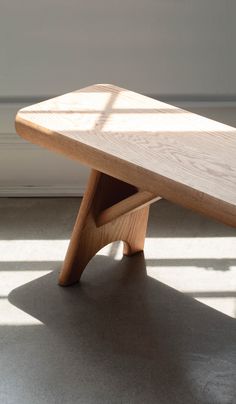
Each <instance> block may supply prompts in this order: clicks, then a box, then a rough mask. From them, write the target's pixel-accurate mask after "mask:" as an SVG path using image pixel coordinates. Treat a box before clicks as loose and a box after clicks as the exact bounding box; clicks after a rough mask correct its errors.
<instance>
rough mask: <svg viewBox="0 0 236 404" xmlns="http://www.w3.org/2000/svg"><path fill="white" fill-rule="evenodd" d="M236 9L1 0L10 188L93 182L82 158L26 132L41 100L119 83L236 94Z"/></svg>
mask: <svg viewBox="0 0 236 404" xmlns="http://www.w3.org/2000/svg"><path fill="white" fill-rule="evenodd" d="M235 15H236V2H235V0H232V1H231V0H225V1H222V0H198V1H195V0H145V1H143V0H125V1H124V0H120V1H117V0H86V1H84V0H83V1H82V0H67V1H65V0H40V1H38V0H37V1H36V0H21V1H16V0H14V1H13V0H0V56H1V59H0V195H21V194H28V195H31V194H45V195H46V194H47V195H48V194H63V193H64V194H74V193H76V189H78V190H82V189H83V187H84V183H85V178H86V170H84V169H82V168H81V166H80V165H78V164H76V163H74V162H68V161H67V160H66V159H65V158H63V157H59V156H54V155H53V154H52V153H48V152H46V151H42V150H41V149H39V148H37V147H35V146H32V145H28V144H26V143H24V142H23V141H21V139H18V138H16V136H15V134H14V128H13V120H14V114H15V111H16V110H17V108H20V107H22V106H23V105H25V104H30V103H33V102H35V99H37V98H38V97H45V98H47V97H49V96H51V95H56V94H61V93H64V92H68V91H71V90H73V89H78V88H81V87H84V86H86V85H89V84H92V83H97V82H110V83H114V84H117V85H121V86H123V87H127V88H130V89H133V90H136V91H140V92H142V93H146V94H154V95H157V96H166V97H167V98H168V99H169V100H170V101H171V100H173V99H175V100H176V99H181V100H182V101H185V106H188V104H187V102H186V100H187V99H192V100H195V101H196V100H204V99H206V98H207V99H211V100H213V101H214V100H217V101H218V102H219V101H220V102H221V103H222V107H224V106H225V104H224V100H226V99H228V100H233V101H235V100H236V79H235V71H236V52H235V38H236V24H235V21H234V20H235ZM233 105H234V104H233ZM196 107H198V106H197V104H196ZM218 107H219V104H218V105H217V108H218ZM218 109H219V108H218ZM213 110H214V106H213ZM224 111H226V110H224ZM220 116H223V119H224V115H222V113H219V117H220ZM216 118H217V116H216ZM219 119H221V118H219ZM79 192H81V191H79Z"/></svg>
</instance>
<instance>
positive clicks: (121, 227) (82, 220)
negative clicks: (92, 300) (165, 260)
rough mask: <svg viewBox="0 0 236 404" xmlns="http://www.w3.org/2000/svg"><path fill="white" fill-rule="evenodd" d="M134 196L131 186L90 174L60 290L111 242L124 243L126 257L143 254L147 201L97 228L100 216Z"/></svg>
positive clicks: (72, 281)
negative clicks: (141, 252)
mask: <svg viewBox="0 0 236 404" xmlns="http://www.w3.org/2000/svg"><path fill="white" fill-rule="evenodd" d="M137 192H139V191H138V190H137V189H136V188H135V187H133V186H132V185H129V184H127V183H123V182H122V181H119V180H117V179H115V178H112V177H109V176H107V175H105V174H102V173H100V172H98V171H95V170H92V173H91V176H90V179H89V183H88V186H87V190H86V192H85V195H84V198H83V201H82V204H81V207H80V211H79V214H78V217H77V220H76V223H75V226H74V230H73V233H72V236H71V240H70V244H69V247H68V251H67V254H66V257H65V261H64V264H63V268H62V271H61V273H60V277H59V284H60V285H61V286H68V285H71V284H73V283H75V282H78V281H79V279H80V277H81V275H82V273H83V270H84V269H85V267H86V265H87V264H88V262H89V261H90V260H91V258H92V257H93V256H94V255H95V254H96V253H97V252H98V251H99V250H100V249H101V248H102V247H104V246H105V245H107V244H109V243H111V242H113V241H118V240H122V241H124V254H125V255H133V254H135V253H137V252H140V251H143V247H144V240H145V235H146V228H147V221H148V213H149V205H148V204H147V202H146V200H145V204H141V203H140V205H141V206H140V208H137V206H136V207H135V209H134V210H132V209H131V211H128V212H127V213H125V214H122V215H121V216H119V217H117V218H116V219H113V220H111V221H110V222H108V223H107V222H106V223H104V224H100V225H98V224H97V222H98V221H97V219H98V217H99V214H100V213H101V212H102V213H103V212H105V210H106V209H108V208H109V209H111V207H112V209H115V207H116V205H117V206H118V205H119V202H120V201H121V200H125V199H127V201H128V200H130V201H131V202H132V195H134V194H136V193H137ZM152 197H153V196H152ZM146 199H147V198H146ZM152 199H153V198H152ZM143 205H145V206H143ZM119 206H120V205H119ZM129 209H130V206H129Z"/></svg>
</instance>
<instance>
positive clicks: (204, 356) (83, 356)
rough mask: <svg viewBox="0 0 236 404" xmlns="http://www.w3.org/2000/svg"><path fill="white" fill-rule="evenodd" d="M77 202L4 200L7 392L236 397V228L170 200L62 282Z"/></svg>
mask: <svg viewBox="0 0 236 404" xmlns="http://www.w3.org/2000/svg"><path fill="white" fill-rule="evenodd" d="M78 205H79V200H78V199H76V198H68V199H63V198H59V199H40V198H38V199H1V200H0V216H1V217H0V219H1V222H0V223H1V227H0V254H1V255H0V281H1V286H0V304H1V306H0V307H1V310H0V341H1V355H0V403H3V404H5V403H7V404H10V403H14V404H15V403H17V404H18V403H24V404H28V403H29V404H32V403H35V404H39V403H49V404H53V403H57V404H60V403H63V404H64V403H85V404H90V403H91V404H93V403H96V404H97V403H98V404H100V403H101V404H103V403H111V404H112V403H124V404H126V403H127V404H128V403H132V404H133V403H134V404H139V403H140V404H141V403H142V404H143V403H158V404H159V403H163V404H172V403H173V404H175V403H180V404H185V403H186V404H191V403H204V404H214V403H217V404H218V403H219V404H226V403H227V404H229V403H236V320H235V317H236V292H235V290H236V289H235V288H236V255H235V254H236V249H235V240H236V234H235V230H234V229H231V228H228V227H225V226H223V225H220V224H217V223H215V222H213V221H210V220H207V219H205V218H204V217H201V216H198V215H196V214H194V213H192V212H189V211H186V210H184V209H182V208H180V207H176V206H175V205H171V204H169V203H168V202H166V201H160V202H158V203H156V204H155V205H153V206H152V209H151V215H150V221H149V229H148V235H147V242H146V247H145V257H144V255H143V254H139V255H137V256H134V257H132V258H122V256H121V245H120V244H113V245H111V246H108V247H107V248H105V249H104V250H102V251H101V252H100V253H99V254H98V255H97V256H96V257H95V258H94V259H93V260H92V261H91V262H90V264H89V266H88V267H87V270H86V271H85V272H84V274H83V278H82V282H81V284H80V285H76V286H73V287H70V288H61V287H59V286H57V277H58V271H59V268H60V266H61V261H62V260H63V256H64V254H65V251H66V247H67V244H68V239H69V237H70V233H71V229H72V226H73V222H74V220H75V216H76V213H77V210H78ZM183 292H184V293H183ZM196 299H198V300H200V301H198V300H196ZM204 299H205V300H204ZM210 306H212V307H210ZM216 309H217V310H216Z"/></svg>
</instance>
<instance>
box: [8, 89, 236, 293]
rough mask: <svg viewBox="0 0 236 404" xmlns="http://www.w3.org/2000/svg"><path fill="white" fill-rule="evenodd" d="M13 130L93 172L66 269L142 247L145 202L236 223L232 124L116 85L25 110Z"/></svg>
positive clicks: (67, 274) (64, 276) (74, 273)
mask: <svg viewBox="0 0 236 404" xmlns="http://www.w3.org/2000/svg"><path fill="white" fill-rule="evenodd" d="M16 130H17V132H18V133H19V134H20V135H21V136H22V137H23V138H25V139H27V140H29V141H30V142H32V143H36V144H38V145H41V146H44V147H46V148H48V149H50V150H52V151H56V152H59V153H62V154H64V155H66V156H68V157H69V158H72V159H75V160H78V161H80V162H81V163H83V164H86V165H88V166H89V167H91V168H92V172H91V176H90V179H89V182H88V186H87V190H86V192H85V195H84V198H83V201H82V205H81V208H80V211H79V214H78V218H77V221H76V223H75V227H74V230H73V233H72V237H71V241H70V245H69V248H68V251H67V254H66V258H65V261H64V265H63V268H62V271H61V274H60V278H59V283H60V285H69V284H72V283H74V282H76V281H78V280H79V279H80V276H81V274H82V272H83V270H84V268H85V266H86V265H87V263H88V262H89V260H90V259H91V258H92V257H93V256H94V255H95V254H96V253H97V252H98V250H100V249H101V248H102V247H103V246H105V245H106V244H108V243H110V242H112V241H115V240H123V241H124V254H126V255H132V254H134V253H136V252H138V251H141V250H143V246H144V239H145V233H146V227H147V220H148V210H149V205H150V204H151V203H152V202H154V201H156V200H158V199H159V198H161V197H162V198H166V199H168V200H169V201H173V202H175V203H178V204H180V205H182V206H185V207H187V208H190V209H193V210H195V211H198V212H201V213H203V214H206V215H207V216H210V217H212V218H215V219H217V220H219V221H221V222H223V223H225V224H228V225H232V226H236V130H235V129H234V128H232V127H230V126H227V125H223V124H221V123H218V122H215V121H213V120H210V119H207V118H204V117H201V116H199V115H196V114H193V113H191V112H187V111H184V110H182V109H179V108H176V107H174V106H172V105H168V104H165V103H163V102H160V101H157V100H153V99H151V98H148V97H145V96H143V95H140V94H137V93H134V92H132V91H128V90H125V89H123V88H119V87H116V86H114V85H110V84H97V85H94V86H91V87H87V88H84V89H82V90H79V91H75V92H72V93H69V94H65V95H62V96H60V97H56V98H53V99H50V100H47V101H44V102H41V103H38V104H36V105H33V106H30V107H27V108H23V109H21V110H20V111H19V112H18V114H17V116H16Z"/></svg>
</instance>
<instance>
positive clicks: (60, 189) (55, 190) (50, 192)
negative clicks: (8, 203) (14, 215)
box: [0, 185, 85, 198]
mask: <svg viewBox="0 0 236 404" xmlns="http://www.w3.org/2000/svg"><path fill="white" fill-rule="evenodd" d="M84 191H85V186H81V185H79V186H77V187H75V186H73V185H72V186H65V185H61V186H60V185H50V186H49V185H45V186H44V185H42V186H30V187H29V186H28V187H27V186H12V187H1V186H0V198H13V197H15V198H18V197H26V198H27V197H82V196H83V194H84Z"/></svg>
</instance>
